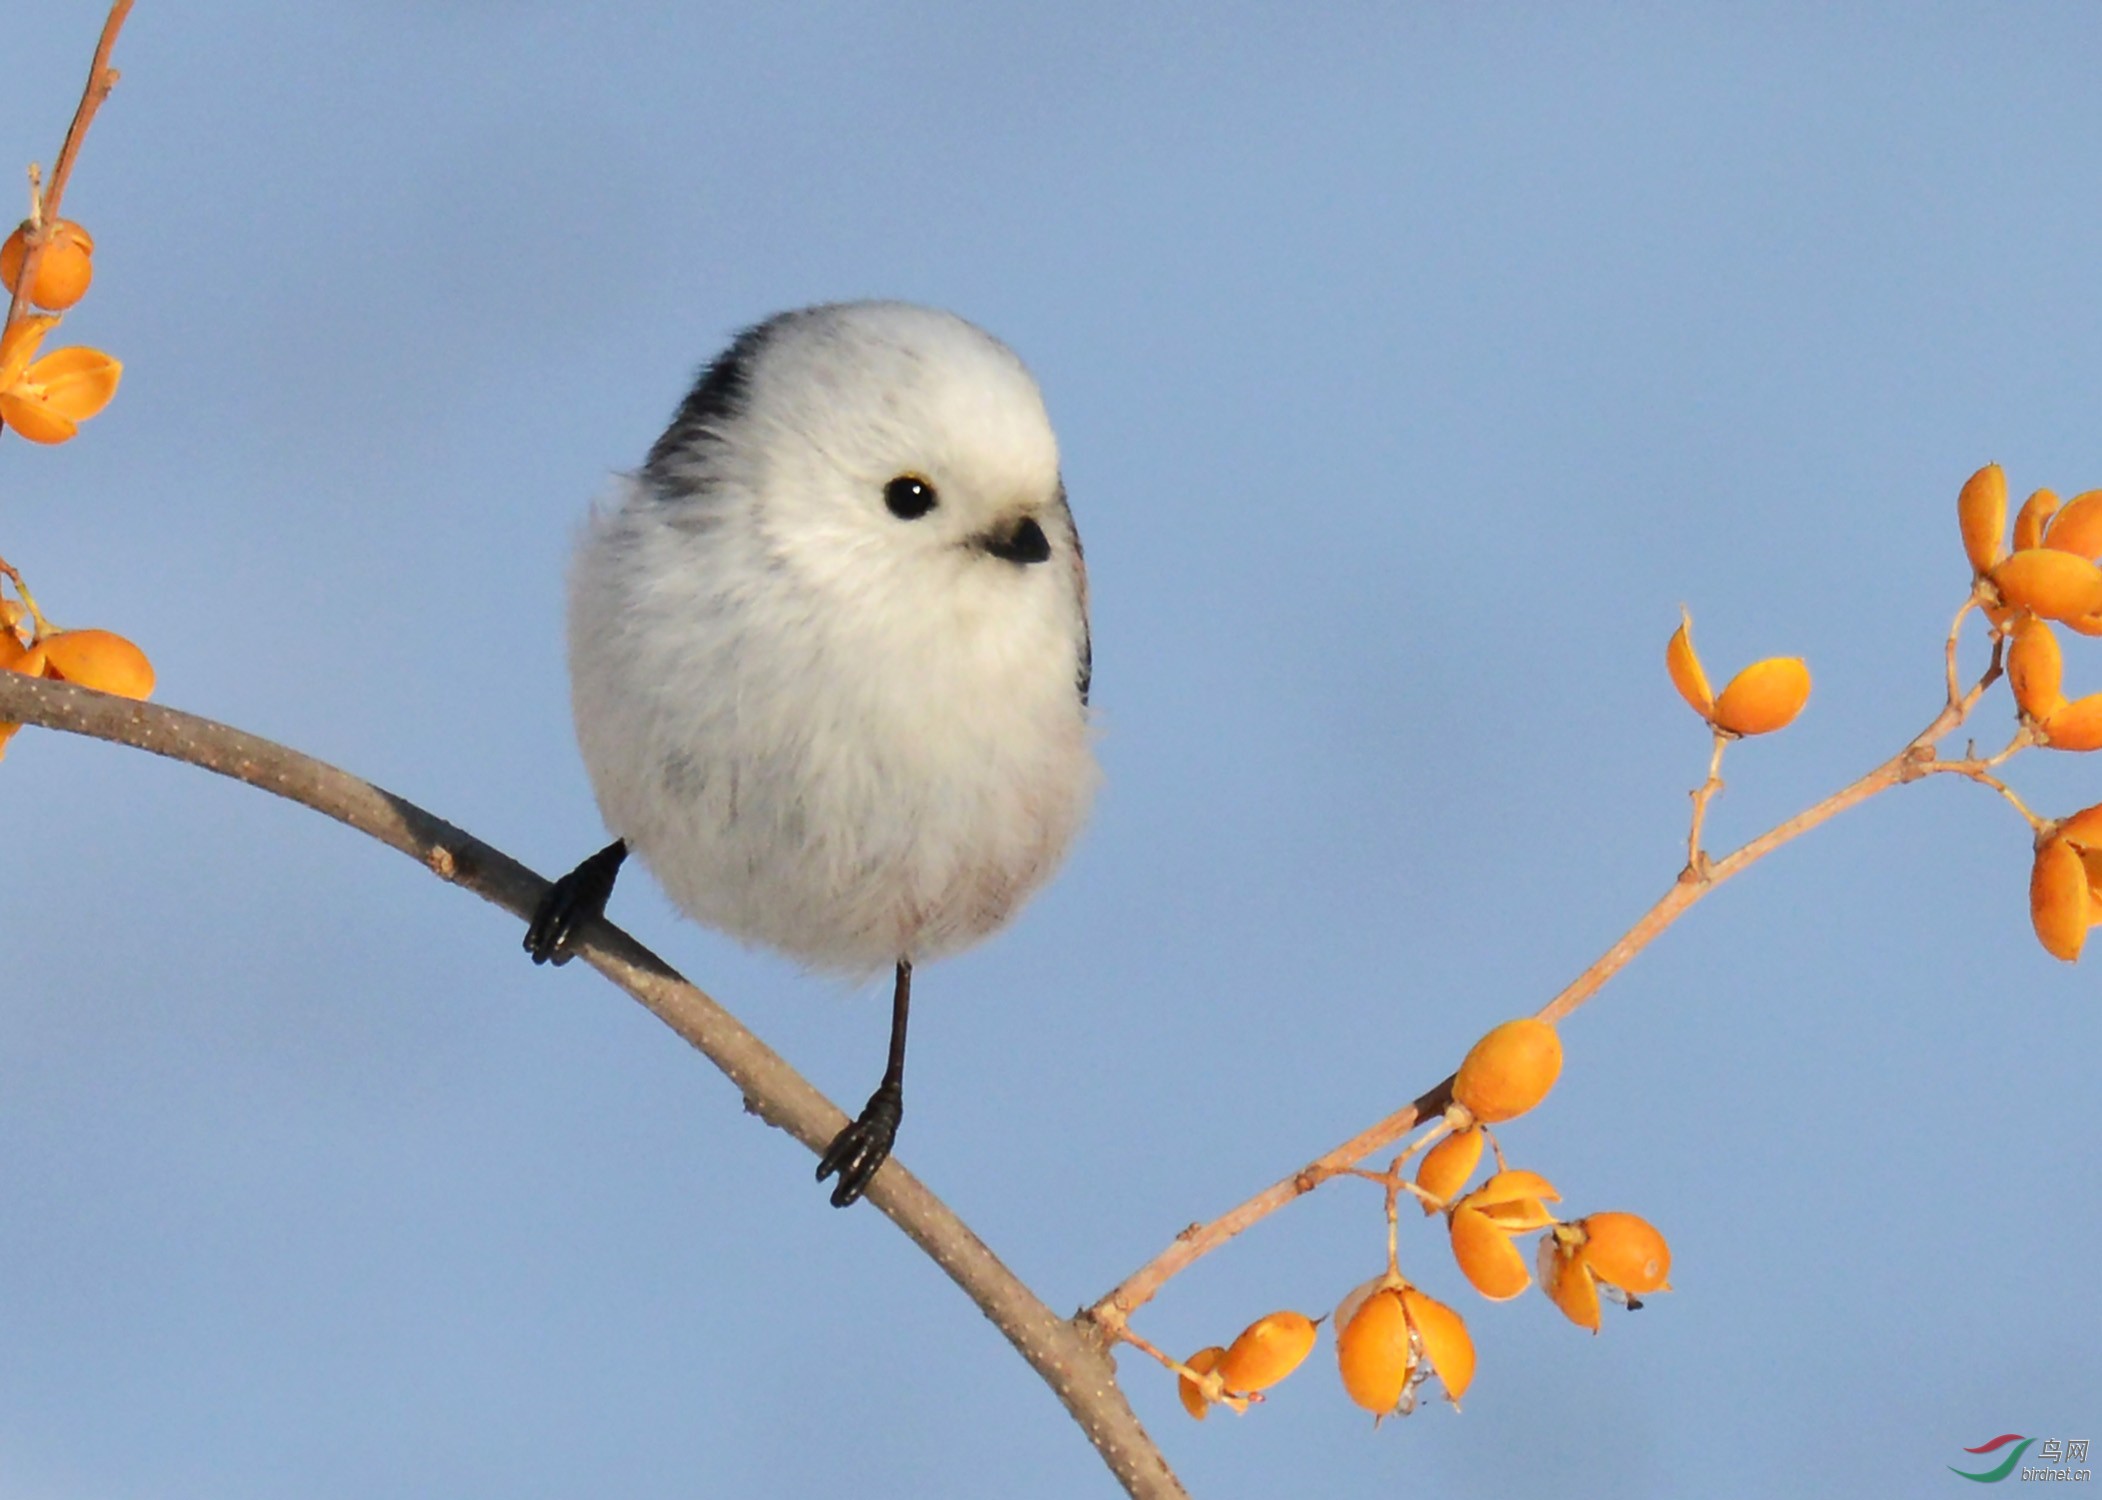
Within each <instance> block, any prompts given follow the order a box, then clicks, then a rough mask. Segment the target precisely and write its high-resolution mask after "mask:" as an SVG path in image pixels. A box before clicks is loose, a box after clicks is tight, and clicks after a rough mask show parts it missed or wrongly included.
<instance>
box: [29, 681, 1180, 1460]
mask: <svg viewBox="0 0 2102 1500" xmlns="http://www.w3.org/2000/svg"><path fill="white" fill-rule="evenodd" d="M0 720H16V721H20V722H22V723H24V724H40V725H43V726H45V727H46V728H50V729H62V730H65V731H68V732H69V733H73V734H82V735H89V736H92V737H93V738H96V739H102V740H110V741H114V742H115V743H117V744H122V745H131V746H134V747H136V748H138V749H141V750H150V751H152V752H153V753H154V754H156V755H164V756H167V757H169V758H170V759H173V760H179V761H183V762H186V763H187V764H190V765H193V766H200V767H202V768H203V769H205V770H207V771H214V772H217V773H218V774H219V775H221V776H228V777H231V778H233V779H234V780H236V781H241V782H246V783H247V784H248V785H250V786H253V787H258V788H260V789H261V790H263V791H266V792H271V793H273V794H275V795H277V796H280V797H284V798H287V799H289V800H291V801H293V802H298V803H300V804H302V805H304V806H306V807H310V808H312V809H314V810H315V811H316V812H320V813H324V814H326V815H327V816H329V817H331V818H334V819H335V820H336V821H337V822H340V823H344V824H347V825H348V826H349V827H352V828H355V829H357V830H358V831H359V832H360V833H364V834H366V835H368V836H370V837H372V838H375V839H378V840H379V841H380V842H381V843H383V844H386V845H387V846H389V847H390V848H393V849H398V850H400V851H401V852H402V853H404V854H406V855H408V856H409V857H410V858H412V859H414V860H415V861H417V863H419V864H421V865H423V866H424V867H425V868H426V869H428V870H429V871H430V872H431V873H432V874H434V875H436V876H437V877H438V878H439V879H441V880H445V881H449V882H451V883H452V884H454V885H457V886H460V887H462V888H464V889H466V890H469V891H472V892H473V893H474V894H475V895H478V896H480V897H481V898H482V899H483V900H485V901H489V902H492V903H493V904H495V905H497V906H500V907H502V908H503V909H504V910H505V911H507V912H510V913H511V914H512V915H513V916H515V917H518V918H520V919H521V920H523V919H525V918H527V917H529V916H530V915H531V914H532V913H533V911H534V910H535V909H536V908H537V907H538V906H539V904H540V901H541V898H542V897H543V896H544V895H545V894H546V893H547V891H548V889H549V886H548V883H547V882H546V881H545V880H543V879H541V878H540V877H539V876H538V875H536V874H534V873H533V872H532V871H531V870H528V869H527V868H526V867H525V866H523V865H521V864H519V863H518V862H517V861H516V860H514V859H512V858H511V857H510V856H509V855H506V854H504V853H503V852H502V851H500V850H497V849H494V848H492V847H490V846H489V845H487V844H485V843H483V842H481V840H479V839H477V838H475V837H473V836H472V835H470V834H468V833H465V832H463V831H462V830H460V829H458V828H455V827H454V826H453V825H452V824H450V823H447V822H445V821H444V820H443V819H441V818H438V817H435V816H434V815H432V814H430V813H428V812H425V811H424V810H423V809H422V808H420V807H417V806H416V805H415V804H414V803H411V802H409V801H407V800H405V799H403V798H401V797H397V796H395V795H394V794H393V793H391V792H387V791H383V790H382V789H380V788H379V787H376V786H373V785H372V784H371V783H370V782H366V781H361V780H359V779H358V778H357V777H355V776H352V775H350V774H349V773H347V772H345V771H340V770H337V769H336V768H335V767H334V766H330V765H326V764H324V763H323V762H321V761H318V760H315V759H313V758H312V757H311V756H306V755H302V754H300V753H299V752H298V751H296V750H291V749H288V748H286V747H285V746H283V745H280V744H277V743H275V742H274V741H271V740H266V739H263V738H261V737H260V736H258V735H252V734H248V733H246V732H244V731H242V730H238V729H233V728H230V727H228V726H227V725H224V724H217V723H214V722H212V721H211V720H209V719H202V718H199V717H197V716H196V715H194V714H186V713H182V712H180V711H178V710H176V709H172V708H163V707H161V706H159V705H157V704H151V703H134V702H131V701H130V700H128V699H124V698H114V697H111V696H109V695H108V694H106V693H97V692H92V691H90V690H89V689H87V688H83V687H79V686H76V685H75V684H73V683H67V682H53V681H45V680H40V679H37V678H32V677H25V676H23V675H21V674H20V673H17V672H5V671H0ZM577 951H578V954H579V956H580V957H582V958H583V959H584V961H585V962H587V963H589V964H590V965H591V967H593V968H594V969H597V970H598V971H599V972H600V973H601V974H603V975H605V976H606V977H607V978H608V979H610V980H612V981H613V983H614V984H616V985H618V986H619V987H620V988H621V989H623V990H625V991H626V992H627V993H628V994H629V995H630V996H632V997H633V998H634V999H635V1000H637V1001H639V1002H640V1003H641V1004H642V1005H644V1006H645V1007H647V1008H648V1009H649V1010H650V1012H651V1013H652V1014H654V1015H655V1016H656V1017H657V1018H658V1019H659V1020H661V1021H663V1022H664V1024H665V1025H667V1026H669V1027H670V1028H671V1029H672V1030H673V1031H675V1032H677V1033H678V1034H679V1035H680V1036H681V1037H684V1038H685V1039H686V1040H687V1041H688V1042H689V1043H691V1044H692V1045H693V1046H694V1047H695V1048H697V1049H698V1050H699V1051H700V1052H702V1053H703V1054H705V1055H706V1056H707V1058H708V1060H709V1061H710V1062H712V1063H714V1064H715V1066H716V1067H718V1068H720V1069H721V1070H722V1071H723V1073H724V1074H725V1075H727V1076H728V1078H729V1079H730V1081H731V1083H733V1084H734V1085H736V1087H737V1088H738V1090H739V1091H740V1092H741V1093H742V1095H743V1098H744V1103H745V1107H746V1108H747V1109H748V1110H749V1111H750V1112H751V1113H753V1114H756V1115H758V1116H759V1117H760V1118H761V1119H762V1120H764V1121H766V1123H767V1124H769V1125H772V1126H775V1127H777V1128H779V1129H781V1130H784V1131H786V1132H788V1133H789V1134H790V1135H792V1136H794V1137H795V1138H796V1139H797V1140H798V1141H801V1142H802V1143H803V1144H804V1145H805V1146H806V1147H808V1148H809V1149H810V1150H811V1151H812V1152H813V1153H818V1152H822V1151H823V1150H824V1148H825V1146H826V1145H827V1144H828V1143H829V1142H830V1141H831V1140H832V1138H833V1137H834V1136H835V1135H837V1134H838V1132H839V1131H840V1129H841V1128H842V1127H844V1126H845V1124H846V1123H847V1117H846V1115H845V1114H844V1113H843V1112H842V1111H841V1110H840V1108H839V1107H838V1106H837V1105H835V1104H834V1103H832V1101H831V1100H829V1099H827V1098H826V1097H825V1096H824V1095H823V1094H821V1093H819V1092H818V1090H817V1089H816V1088H814V1087H813V1086H812V1085H811V1084H810V1083H809V1082H808V1081H806V1080H805V1079H804V1078H803V1076H802V1075H801V1074H799V1073H797V1072H796V1071H795V1069H793V1068H791V1067H790V1066H789V1065H788V1064H787V1063H786V1062H785V1061H783V1060H782V1059H781V1057H780V1056H779V1055H778V1054H776V1053H775V1052H774V1051H773V1050H772V1049H771V1048H769V1047H768V1046H767V1045H766V1044H765V1043H764V1042H762V1041H760V1040H759V1038H758V1037H757V1036H755V1035H754V1034H753V1033H752V1032H751V1031H749V1030H747V1029H746V1027H745V1026H744V1025H743V1023H742V1022H740V1021H738V1020H737V1018H736V1017H735V1016H732V1015H731V1014H730V1013H729V1012H728V1011H726V1010H724V1009H723V1008H722V1006H721V1005H719V1004H717V1003H716V1002H715V1001H714V1000H712V999H711V998H709V997H708V996H707V995H706V994H703V993H702V992H701V991H700V990H699V989H697V988H695V987H694V986H693V985H692V984H690V983H688V982H687V981H686V980H685V979H683V978H681V977H680V976H679V974H678V973H676V972H675V971H674V970H673V969H672V968H671V967H670V966H669V965H667V964H666V963H665V962H664V961H663V960H662V959H660V958H658V957H657V956H656V955H655V954H654V953H651V952H650V951H649V950H648V949H647V948H644V947H643V946H642V945H641V944H640V943H637V942H636V941H635V940H634V939H633V938H631V937H629V936H628V935H627V934H626V933H624V932H622V931H621V930H620V929H619V928H617V927H615V926H613V925H612V924H611V923H606V922H602V923H600V924H599V925H597V926H595V927H593V928H591V929H589V930H588V931H587V932H586V933H585V934H584V941H583V944H582V946H581V947H580V948H579V949H578V950H577ZM522 962H523V960H521V963H522ZM868 1200H869V1202H871V1203H873V1204H874V1205H876V1207H877V1208H878V1209H880V1210H882V1212H883V1213H884V1214H885V1215H886V1216H887V1217H888V1218H889V1219H890V1220H891V1222H892V1223H894V1224H896V1225H897V1226H898V1227H899V1228H900V1229H902V1230H904V1231H905V1233H906V1234H907V1235H908V1236H909V1237H910V1238H911V1239H912V1241H913V1242H914V1243H915V1244H917V1245H918V1246H919V1247H920V1248H921V1249H922V1250H925V1251H926V1252H927V1254H928V1255H929V1256H931V1257H932V1258H933V1260H934V1262H935V1264H936V1265H938V1266H940V1267H941V1268H942V1270H944V1271H946V1272H947V1273H948V1274H949V1278H950V1279H951V1280H952V1281H954V1282H955V1283H956V1284H957V1285H958V1286H959V1287H961V1288H962V1289H963V1291H964V1293H965V1294H966V1295H967V1296H969V1297H970V1299H971V1300H972V1301H973V1302H975V1303H976V1304H977V1305H978V1307H979V1309H980V1310H981V1311H982V1312H984V1314H985V1315H986V1317H987V1318H988V1319H990V1320H991V1321H992V1322H993V1324H994V1325H995V1326H996V1327H998V1328H999V1330H1000V1332H1001V1333H1002V1334H1003V1335H1005V1336H1006V1338H1007V1341H1008V1342H1009V1343H1011V1344H1012V1345H1014V1347H1015V1349H1016V1350H1017V1351H1018V1352H1019V1353H1020V1354H1021V1355H1022V1357H1023V1358H1024V1359H1026V1360H1027V1361H1028V1362H1029V1363H1030V1365H1031V1366H1032V1367H1033V1368H1034V1369H1035V1370H1036V1372H1037V1374H1038V1375H1040V1376H1041V1377H1042V1378H1043V1380H1044V1382H1045V1383H1046V1384H1047V1385H1049V1386H1050V1387H1051V1389H1052V1391H1053V1392H1054V1393H1056V1394H1057V1396H1058V1399H1059V1400H1060V1401H1062V1402H1063V1403H1064V1404H1065V1407H1066V1410H1067V1411H1069V1412H1070V1413H1072V1415H1073V1419H1074V1420H1075V1421H1076V1422H1078V1423H1079V1424H1080V1427H1081V1430H1082V1431H1083V1432H1085V1433H1086V1434H1087V1436H1088V1440H1089V1441H1090V1442H1091V1443H1093V1444H1094V1447H1095V1450H1096V1452H1097V1453H1098V1454H1100V1455H1101V1457H1102V1461H1103V1462H1104V1463H1105V1464H1107V1465H1108V1466H1109V1468H1110V1470H1111V1472H1112V1473H1114V1474H1115V1475H1116V1476H1117V1479H1118V1481H1119V1482H1120V1483H1121V1484H1122V1485H1123V1486H1124V1489H1125V1491H1126V1492H1127V1493H1128V1494H1130V1495H1131V1496H1133V1497H1134V1500H1186V1497H1185V1496H1184V1491H1183V1489H1182V1486H1181V1484H1180V1483H1179V1482H1178V1481H1177V1480H1176V1478H1175V1475H1174V1473H1173V1472H1172V1471H1171V1470H1170V1469H1169V1468H1168V1464H1167V1460H1166V1459H1165V1458H1163V1457H1162V1456H1161V1452H1160V1450H1159V1448H1158V1447H1156V1446H1155V1445H1154V1442H1153V1439H1152V1438H1151V1437H1150V1436H1149V1435H1148V1434H1147V1432H1146V1430H1145V1428H1144V1427H1142V1426H1141V1425H1140V1424H1139V1420H1138V1417H1137V1415H1136V1414H1135V1413H1134V1412H1133V1411H1132V1410H1131V1406H1130V1404H1129V1403H1128V1402H1127V1401H1126V1400H1125V1398H1124V1393H1123V1391H1122V1390H1121V1389H1120V1388H1119V1387H1118V1386H1117V1383H1116V1369H1115V1366H1114V1364H1113V1363H1112V1361H1111V1360H1110V1359H1109V1357H1108V1355H1107V1352H1106V1344H1107V1341H1106V1339H1105V1338H1104V1337H1103V1336H1102V1334H1101V1332H1100V1331H1099V1330H1097V1329H1095V1328H1093V1327H1092V1326H1090V1325H1088V1324H1087V1323H1085V1322H1084V1320H1081V1319H1077V1318H1076V1319H1067V1318H1062V1317H1060V1316H1059V1315H1058V1314H1057V1313H1055V1312H1053V1311H1052V1310H1051V1309H1050V1308H1049V1307H1047V1306H1045V1305H1044V1303H1043V1301H1042V1300H1041V1299H1040V1298H1039V1297H1037V1295H1036V1294H1035V1293H1034V1292H1032V1291H1031V1290H1030V1289H1029V1288H1028V1287H1027V1286H1026V1285H1024V1284H1023V1283H1022V1281H1021V1280H1020V1279H1019V1278H1017V1277H1016V1276H1015V1274H1014V1273H1013V1272H1012V1271H1010V1270H1008V1268H1007V1267H1006V1266H1005V1265H1003V1264H1002V1263H1001V1262H1000V1260H999V1258H998V1257H997V1256H995V1255H994V1254H993V1252H992V1251H991V1250H990V1249H989V1248H987V1246H986V1244H985V1242H984V1241H983V1240H981V1239H979V1238H978V1236H977V1235H976V1234H975V1233H973V1232H972V1230H971V1228H970V1226H968V1225H967V1224H965V1223H964V1222H963V1221H962V1220H961V1219H959V1218H958V1217H957V1216H956V1214H955V1213H954V1212H953V1211H952V1210H951V1209H950V1208H949V1207H948V1206H947V1205H946V1204H944V1203H943V1202H942V1201H941V1200H940V1199H939V1198H937V1197H935V1196H934V1194H933V1193H931V1192H930V1191H928V1189H927V1188H926V1186H925V1185H924V1184H922V1183H921V1182H920V1181H919V1179H917V1178H916V1177H914V1176H913V1175H912V1174H911V1173H909V1172H907V1171H906V1170H905V1168H904V1167H903V1166H902V1165H901V1164H899V1163H898V1162H897V1160H896V1159H895V1158H894V1159H893V1160H892V1161H890V1162H889V1163H888V1164H886V1165H885V1166H884V1167H883V1169H882V1170H881V1171H879V1172H878V1173H877V1174H876V1178H875V1180H874V1182H873V1183H871V1184H870V1187H869V1191H868Z"/></svg>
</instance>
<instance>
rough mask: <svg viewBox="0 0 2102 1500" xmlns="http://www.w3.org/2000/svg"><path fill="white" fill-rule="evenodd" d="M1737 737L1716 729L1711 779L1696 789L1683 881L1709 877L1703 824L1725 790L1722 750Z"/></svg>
mask: <svg viewBox="0 0 2102 1500" xmlns="http://www.w3.org/2000/svg"><path fill="white" fill-rule="evenodd" d="M1732 738H1733V736H1731V735H1728V734H1725V733H1724V732H1723V731H1722V730H1720V729H1718V730H1716V731H1715V751H1714V753H1713V754H1711V755H1710V756H1709V757H1708V779H1707V780H1706V781H1703V782H1702V783H1701V784H1700V785H1699V786H1697V787H1695V788H1694V789H1693V826H1692V827H1691V828H1690V829H1688V830H1687V833H1686V872H1685V873H1684V874H1683V875H1681V876H1680V877H1679V878H1680V879H1681V880H1705V879H1707V878H1708V852H1707V851H1706V850H1705V849H1703V848H1701V825H1702V824H1703V823H1705V822H1707V820H1708V804H1709V803H1710V802H1713V801H1714V800H1715V796H1716V794H1717V793H1718V792H1720V791H1721V790H1722V789H1723V780H1722V753H1723V751H1725V750H1727V749H1728V748H1729V745H1730V740H1731V739H1732Z"/></svg>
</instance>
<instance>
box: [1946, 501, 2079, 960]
mask: <svg viewBox="0 0 2102 1500" xmlns="http://www.w3.org/2000/svg"><path fill="white" fill-rule="evenodd" d="M1956 520H1957V524H1958V526H1959V528H1960V529H1961V531H1962V533H1963V550H1964V555H1965V556H1966V557H1968V558H1969V559H1970V564H1971V578H1972V582H1971V587H1972V596H1973V598H1975V599H1976V600H1977V602H1978V603H1979V604H1980V605H1981V606H1983V608H1984V611H1985V616H1986V618H1987V619H1988V620H1990V621H1991V622H1992V626H1993V632H1994V634H1995V635H1996V636H1998V637H2000V638H2001V639H2002V640H2004V641H2005V642H2006V650H2007V657H2006V661H2007V684H2008V687H2009V688H2010V689H2011V690H2012V691H2013V694H2014V705H2015V712H2016V713H2017V714H2018V715H2019V716H2020V719H2021V725H2022V729H2023V731H2024V733H2025V734H2026V735H2027V737H2028V739H2029V740H2030V741H2031V742H2032V743H2034V744H2038V745H2042V746H2044V747H2045V748H2046V749H2050V750H2075V751H2079V750H2102V693H2088V694H2086V695H2084V696H2082V697H2078V698H2071V699H2068V698H2067V697H2066V695H2065V658H2064V655H2063V653H2062V652H2061V651H2060V649H2059V645H2058V636H2057V633H2056V632H2055V631H2054V630H2053V629H2052V628H2051V627H2052V624H2053V623H2054V622H2055V623H2056V624H2060V625H2063V626H2065V627H2066V628H2067V629H2069V630H2072V631H2075V632H2077V633H2078V634H2080V635H2102V566H2098V565H2097V564H2098V561H2102V490H2089V491H2088V492H2087V493H2086V494H2082V495H2075V496H2074V497H2073V498H2072V499H2071V500H2067V501H2063V502H2061V501H2060V500H2059V498H2058V496H2057V495H2056V494H2055V493H2054V492H2053V491H2050V490H2038V491H2037V492H2036V493H2035V494H2033V495H2031V496H2030V497H2029V498H2028V499H2027V500H2026V501H2024V502H2023V503H2022V507H2021V509H2020V510H2018V511H2017V512H2016V513H2015V517H2014V544H2013V546H2012V547H2009V545H2008V543H2007V539H2006V538H2007V530H2008V527H2007V476H2006V475H2005V474H2004V473H2003V472H2001V469H2000V466H1999V465H1998V464H1987V465H1986V466H1985V467H1984V468H1982V469H1980V470H1979V471H1978V472H1977V473H1975V474H1973V475H1972V476H1971V477H1970V478H1969V479H1968V480H1967V481H1965V483H1964V486H1963V489H1962V490H1961V491H1960V492H1959V493H1958V495H1957V497H1956ZM2029 916H2030V920H2031V922H2032V923H2033V925H2034V926H2035V928H2036V936H2037V940H2038V941H2039V942H2041V943H2042V944H2043V945H2044V951H2045V952H2047V953H2049V954H2051V955H2052V957H2054V958H2062V959H2064V960H2066V962H2068V963H2071V962H2072V961H2073V960H2074V959H2077V958H2078V957H2080V950H2081V949H2082V948H2083V947H2084V946H2086V943H2087V931H2088V928H2090V927H2091V926H2093V925H2094V924H2095V923H2097V922H2102V806H2097V807H2090V808H2086V809H2084V810H2082V811H2080V812H2077V813H2074V814H2073V815H2072V816H2070V817H2066V818H2060V819H2057V820H2056V821H2045V822H2043V823H2042V824H2041V826H2040V827H2039V829H2038V831H2037V840H2036V860H2035V863H2034V864H2033V865H2032V866H2031V867H2030V872H2029Z"/></svg>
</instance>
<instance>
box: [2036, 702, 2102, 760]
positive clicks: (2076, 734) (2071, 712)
mask: <svg viewBox="0 0 2102 1500" xmlns="http://www.w3.org/2000/svg"><path fill="white" fill-rule="evenodd" d="M2041 728H2042V729H2043V742H2044V744H2045V745H2047V746H2049V747H2050V748H2051V749H2053V750H2102V693H2090V694H2088V695H2087V696H2086V697H2085V698H2075V699H2074V700H2073V701H2072V702H2071V703H2063V702H2061V703H2060V704H2059V705H2058V707H2056V708H2054V709H2053V710H2051V712H2050V713H2049V714H2048V715H2047V716H2045V719H2044V722H2043V724H2042V726H2041Z"/></svg>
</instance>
